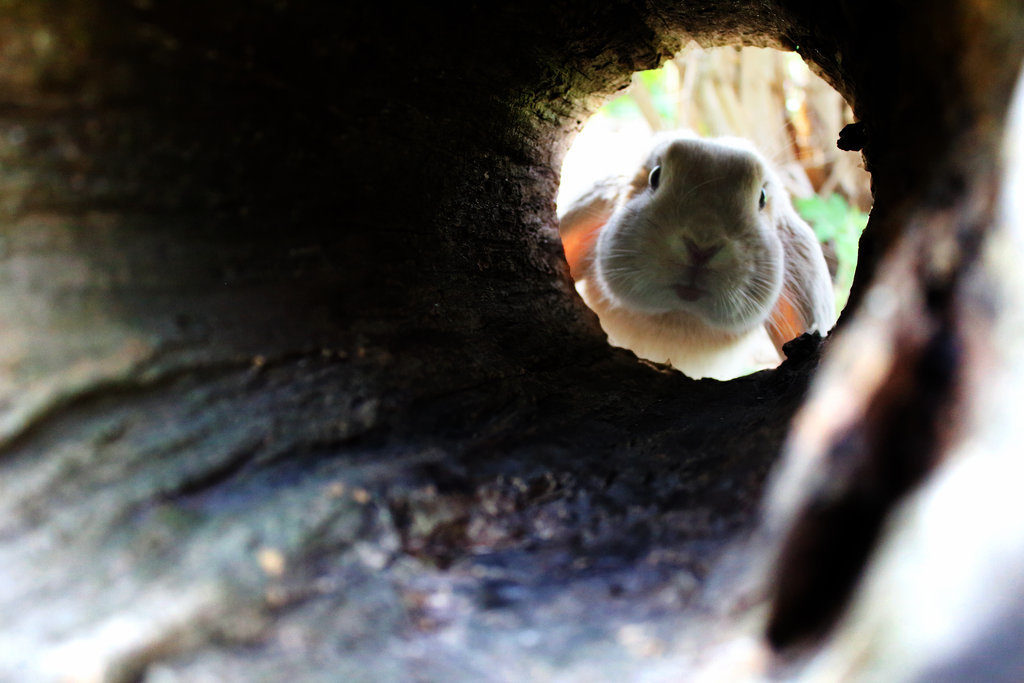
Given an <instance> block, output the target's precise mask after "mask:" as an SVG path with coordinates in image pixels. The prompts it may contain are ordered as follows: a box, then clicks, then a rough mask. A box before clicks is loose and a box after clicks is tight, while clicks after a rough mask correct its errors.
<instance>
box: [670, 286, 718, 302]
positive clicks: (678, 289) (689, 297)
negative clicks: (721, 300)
mask: <svg viewBox="0 0 1024 683" xmlns="http://www.w3.org/2000/svg"><path fill="white" fill-rule="evenodd" d="M672 289H673V290H674V291H675V293H676V296H678V297H679V298H680V299H682V300H683V301H697V300H698V299H700V298H702V297H705V296H707V295H708V293H709V292H708V291H707V290H706V289H701V288H700V287H696V286H694V285H692V284H676V285H672Z"/></svg>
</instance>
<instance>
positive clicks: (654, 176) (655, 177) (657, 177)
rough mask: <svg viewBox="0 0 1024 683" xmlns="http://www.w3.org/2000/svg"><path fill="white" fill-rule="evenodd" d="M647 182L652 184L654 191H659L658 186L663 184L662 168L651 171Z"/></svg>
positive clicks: (658, 167) (656, 167)
mask: <svg viewBox="0 0 1024 683" xmlns="http://www.w3.org/2000/svg"><path fill="white" fill-rule="evenodd" d="M647 182H648V183H650V185H651V189H652V190H657V189H658V185H659V184H660V183H661V166H655V167H654V168H652V169H651V175H649V176H647Z"/></svg>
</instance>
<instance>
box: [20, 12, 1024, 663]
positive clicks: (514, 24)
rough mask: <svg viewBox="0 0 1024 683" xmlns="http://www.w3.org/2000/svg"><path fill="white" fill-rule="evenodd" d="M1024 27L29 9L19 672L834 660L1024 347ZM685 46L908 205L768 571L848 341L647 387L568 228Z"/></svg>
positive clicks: (954, 20)
mask: <svg viewBox="0 0 1024 683" xmlns="http://www.w3.org/2000/svg"><path fill="white" fill-rule="evenodd" d="M1021 21H1022V12H1021V10H1020V8H1019V7H1018V5H1017V4H1016V3H1011V2H1006V1H1004V2H988V3H982V2H978V1H976V0H956V1H954V0H949V1H948V2H942V3H937V4H936V3H930V4H925V3H912V2H895V3H894V2H891V1H890V2H887V3H880V2H860V3H852V2H851V3H845V2H843V3H818V4H816V3H805V2H801V1H800V0H790V1H787V0H776V1H775V2H772V3H768V4H767V5H766V4H765V3H764V2H745V1H735V2H727V3H717V4H713V5H710V6H708V5H707V4H704V5H698V4H696V3H670V2H655V3H648V4H642V3H641V4H635V3H627V2H615V3H610V4H609V3H605V4H603V5H601V6H600V7H595V6H594V4H593V3H585V2H565V3H555V4H551V3H544V2H533V1H529V2H525V3H524V2H518V3H504V2H496V3H485V4H483V5H479V6H476V5H473V6H467V7H465V8H463V9H461V10H459V11H457V12H456V11H450V12H447V13H446V12H440V11H439V10H437V9H434V8H426V7H424V8H421V9H410V10H405V9H403V10H401V11H399V10H398V9H395V8H392V11H391V12H389V13H385V12H383V11H380V12H378V11H375V10H373V9H368V8H365V7H363V6H362V5H354V4H352V3H338V2H327V1H323V2H319V1H314V2H307V3H303V4H302V5H301V6H300V5H298V4H296V3H290V2H286V1H282V0H275V1H273V2H271V1H270V0H260V1H256V2H254V1H252V0H250V1H248V2H242V1H241V0H225V1H224V2H220V3H215V4H213V5H210V4H207V3H193V2H176V3H160V2H151V1H150V0H135V1H134V2H115V1H114V0H101V1H98V2H97V1H95V0H94V1H92V2H86V1H85V0H63V1H61V0H46V1H42V0H31V1H30V0H13V1H12V2H8V3H6V4H5V6H4V8H3V9H2V10H0V35H2V36H3V41H2V43H0V44H2V45H3V46H4V50H3V53H4V59H3V62H2V63H0V84H2V88H0V92H2V93H3V95H2V97H3V98H4V100H3V107H2V113H0V160H2V162H3V166H2V173H0V183H2V192H0V287H2V293H3V296H2V297H0V323H2V326H3V327H2V330H3V334H2V337H0V373H2V374H0V391H2V392H3V393H2V396H0V406H2V413H0V449H2V450H0V473H2V476H0V506H2V507H0V509H2V514H0V611H2V613H3V614H4V615H5V618H4V621H3V626H0V635H2V638H0V672H3V676H4V677H10V678H14V679H19V680H68V679H73V680H111V681H134V680H161V681H163V680H199V679H203V678H204V677H205V678H214V679H218V680H280V679H282V678H284V677H285V676H289V677H293V678H296V679H297V680H402V679H407V680H452V679H465V680H470V679H473V680H481V679H485V680H491V679H493V680H525V679H545V678H551V677H561V678H568V679H572V680H595V679H598V680H610V679H613V678H617V677H621V676H632V675H635V674H637V672H639V671H642V670H643V671H647V672H650V673H652V674H653V675H660V674H664V675H678V674H679V672H680V671H681V668H680V667H699V666H704V665H705V664H707V663H708V662H707V660H709V659H710V660H711V663H712V664H715V663H717V662H718V661H727V660H729V657H728V656H726V655H722V656H721V657H718V655H717V654H716V655H714V656H710V655H708V652H709V651H710V652H712V653H717V652H718V651H717V650H709V649H708V647H709V644H712V643H718V642H726V641H729V639H730V638H734V637H735V634H736V633H737V632H741V633H747V632H748V631H749V632H751V633H754V636H753V637H754V639H755V640H756V639H757V638H759V637H760V633H761V629H762V628H763V629H767V632H768V633H769V634H770V638H771V640H772V642H773V644H774V645H775V646H776V647H777V648H780V649H784V648H786V647H787V646H788V645H790V644H792V643H794V642H801V641H802V642H807V639H811V642H813V643H816V644H818V645H816V647H819V646H820V647H822V648H825V649H827V647H829V646H828V645H822V643H824V642H825V641H822V640H820V638H821V637H822V636H823V635H824V634H826V633H828V632H829V629H830V628H831V627H832V626H833V624H835V623H836V619H839V618H841V617H842V615H843V614H844V613H845V610H847V606H848V605H850V604H851V602H850V596H851V595H853V594H854V591H855V588H856V586H857V585H858V583H857V582H858V577H859V576H860V575H861V569H862V567H863V566H864V565H865V563H867V562H869V561H870V559H871V557H872V549H873V548H875V547H876V541H877V540H878V539H879V538H881V537H882V529H883V524H884V523H885V521H886V520H887V519H889V518H890V511H891V510H892V509H893V505H895V504H898V503H899V502H900V501H901V500H903V499H904V498H905V496H906V495H907V494H908V493H909V492H912V491H914V490H915V488H916V487H917V486H918V485H919V484H920V483H921V482H922V481H925V480H926V478H927V477H928V476H929V473H930V472H932V470H933V469H934V468H935V467H936V466H938V465H940V464H942V463H944V462H947V461H949V460H950V458H951V457H952V456H951V455H950V454H951V453H954V451H955V446H956V444H958V443H962V440H963V438H964V434H963V433H962V431H963V430H959V431H958V430H957V429H955V428H954V427H955V425H952V424H951V422H950V420H949V416H950V415H951V414H953V413H955V412H956V411H961V410H963V411H968V410H972V409H973V408H974V404H973V403H972V401H973V400H974V399H973V398H972V394H971V393H970V392H968V391H966V389H967V388H969V387H970V386H975V385H976V384H977V383H984V382H986V381H987V379H988V378H990V377H995V376H998V374H999V372H1000V367H1001V366H1000V364H999V362H995V361H993V362H989V361H990V360H991V359H992V358H995V357H997V354H993V352H992V351H991V349H990V348H989V344H988V342H987V341H986V340H987V336H986V335H987V334H988V330H990V329H994V327H995V326H996V325H997V323H998V321H999V320H1000V315H1001V314H1002V312H1003V311H1006V310H1015V309H1013V308H1012V304H1013V302H1012V301H1011V300H1010V299H1008V298H999V297H998V296H996V297H995V299H994V300H993V299H992V298H991V297H989V294H988V293H989V292H998V291H1000V290H999V285H1000V283H1002V282H1004V280H1005V273H1003V272H1002V271H1000V270H999V269H998V266H996V265H992V264H989V263H988V262H986V261H983V260H982V259H981V258H980V257H979V254H981V253H983V250H984V248H986V244H987V242H986V239H987V235H989V234H990V232H992V231H991V228H992V226H993V224H994V221H995V219H994V216H995V208H996V197H997V193H998V190H999V187H1000V184H999V183H1000V181H999V178H1000V173H1001V165H1000V164H1001V158H1000V152H999V150H1000V145H1001V141H1002V134H1003V127H1004V125H1003V124H1004V120H1005V118H1006V115H1007V109H1008V106H1009V102H1010V96H1011V92H1012V85H1013V83H1014V82H1015V79H1016V75H1017V69H1018V65H1019V64H1020V61H1021V56H1022V53H1024V39H1022V38H1021V35H1022V34H1021V32H1020V31H1019V30H1018V28H1017V27H1019V26H1020V25H1021V23H1020V22H1021ZM690 39H695V40H697V41H698V42H701V43H702V44H705V45H707V44H739V43H748V44H758V45H771V46H777V47H782V48H786V49H794V50H797V51H798V52H799V53H800V54H801V55H803V56H804V57H805V58H806V59H807V60H808V61H809V62H811V63H812V65H813V66H814V67H815V68H817V69H818V70H819V71H820V72H821V73H822V74H823V75H824V76H825V77H826V78H827V79H829V80H830V81H831V82H832V83H833V84H834V85H835V86H836V87H837V89H839V90H840V92H842V93H843V94H844V95H845V96H846V97H847V98H848V99H849V100H850V101H851V103H852V104H853V106H854V109H855V112H856V113H857V115H858V117H859V119H860V120H861V121H862V122H863V123H862V128H860V129H859V133H860V137H862V138H863V139H865V140H866V146H865V156H866V159H867V162H868V164H869V169H870V170H871V171H872V173H873V182H874V189H875V200H876V202H875V208H874V210H873V213H872V218H871V223H870V226H869V229H868V232H867V233H866V236H865V238H864V243H863V247H862V256H861V258H862V263H863V266H862V267H861V272H860V273H859V276H858V282H857V284H856V285H855V294H854V299H853V301H854V304H855V306H856V310H854V308H853V307H851V308H849V309H848V311H851V313H848V314H847V316H846V317H845V318H844V321H843V323H842V324H841V325H840V327H841V330H840V331H839V332H837V333H835V335H834V337H835V340H834V342H832V341H830V342H829V343H827V344H826V345H825V346H826V347H827V348H826V351H825V354H824V356H825V365H824V367H823V373H822V377H821V379H820V380H816V383H815V385H814V386H815V387H816V388H815V391H814V394H813V396H814V398H813V399H812V402H811V403H810V404H809V405H808V406H806V407H805V408H804V409H803V411H802V412H801V413H800V415H801V417H800V419H799V420H798V422H797V424H796V431H795V432H794V434H793V436H792V437H791V439H790V441H789V443H790V448H789V455H788V457H789V458H790V460H788V461H787V462H788V463H789V464H788V465H787V467H786V468H784V469H782V470H781V474H780V475H779V483H778V485H777V487H776V489H775V490H776V492H777V495H776V496H775V498H773V501H774V502H773V503H772V505H773V507H772V508H771V510H773V516H772V517H771V519H770V520H769V525H768V526H765V527H763V528H762V527H760V525H761V519H760V510H761V500H762V497H763V495H764V492H765V482H766V478H767V475H768V472H769V470H770V468H771V467H772V465H773V463H774V462H775V461H776V459H777V457H778V456H779V454H780V452H781V451H782V448H783V443H784V441H785V439H786V436H787V433H788V432H789V430H790V423H791V420H792V418H793V415H794V413H795V412H796V411H797V409H798V407H799V406H800V404H801V402H802V400H803V398H804V394H805V390H806V389H807V386H808V381H809V379H810V378H811V375H812V373H813V372H814V370H815V368H816V367H817V365H818V360H819V356H820V343H819V341H818V340H816V339H811V338H805V339H803V340H800V341H798V342H795V343H794V344H793V345H792V346H791V347H790V359H789V360H788V361H787V362H786V363H785V364H784V365H783V366H782V367H781V368H780V369H778V370H775V371H769V372H763V373H759V374H757V375H754V376H752V377H749V378H744V379H739V380H734V381H731V382H727V383H719V382H714V381H693V380H690V379H687V378H685V377H683V376H681V375H680V374H678V373H676V372H674V371H671V370H669V369H666V368H662V367H656V366H652V365H650V364H646V363H642V362H638V361H637V360H636V358H635V357H634V356H632V354H630V353H628V352H626V351H623V350H621V349H613V348H611V347H609V346H608V345H607V344H606V343H605V340H604V337H603V335H602V333H601V331H600V328H599V326H598V324H597V321H596V318H595V316H594V315H593V314H592V313H591V312H590V311H589V310H587V309H586V307H585V306H584V305H583V304H582V302H581V301H580V300H579V298H578V297H577V296H576V294H575V291H574V289H573V287H572V283H571V281H570V279H569V276H568V270H567V267H566V265H565V261H564V258H563V256H562V253H561V247H560V244H559V242H558V237H557V230H556V224H555V223H556V219H555V215H554V205H553V202H554V196H555V191H556V187H557V183H558V168H559V163H560V160H561V156H562V154H563V153H564V150H565V148H566V146H567V145H568V144H569V142H570V141H571V138H572V135H573V133H574V131H576V130H578V129H579V127H580V125H581V124H582V121H583V120H584V118H585V117H586V116H587V115H588V114H589V113H590V112H592V111H593V109H594V108H595V107H596V106H597V105H598V104H599V102H600V101H601V100H602V99H604V98H606V97H607V96H609V95H610V94H611V93H613V92H614V91H615V90H617V89H620V88H622V87H625V86H626V85H627V84H628V82H629V79H630V76H631V74H632V73H633V72H634V71H636V70H640V69H646V68H651V67H654V66H656V65H657V64H658V63H659V62H660V61H662V60H664V59H665V58H667V57H669V56H670V55H671V54H672V53H673V52H674V51H676V50H677V49H678V48H679V47H680V46H681V45H683V44H685V43H686V42H687V41H688V40H690ZM837 133H838V131H837ZM979 282H980V283H981V284H978V283H979ZM992 296H995V295H994V294H993V295H992ZM979 300H980V301H983V302H985V303H986V306H988V308H980V307H978V306H972V305H971V304H972V303H973V302H976V301H979ZM972 383H973V384H972ZM837 395H838V396H840V397H841V398H840V400H839V401H838V403H836V399H835V398H834V397H835V396H837ZM966 428H968V427H965V429H966ZM972 428H973V427H972ZM809 472H810V473H811V474H808V473H809ZM823 473H824V474H823ZM812 474H814V475H815V476H816V477H817V478H815V476H812ZM823 478H824V479H827V480H828V481H826V482H825V483H831V484H832V486H831V488H829V487H827V486H826V487H824V488H823V487H822V486H821V485H820V484H819V483H817V482H819V481H820V480H821V479H823ZM787 483H788V484H790V489H789V490H792V491H793V492H792V493H788V494H787V493H786V491H787V489H786V485H787ZM851 500H852V502H851ZM851 508H852V509H854V510H855V514H853V515H849V514H847V513H848V512H849V510H850V509H851ZM808 511H809V512H808ZM759 528H760V529H761V532H760V533H757V534H754V535H753V536H752V534H753V532H754V531H755V530H756V529H759ZM836 533H841V534H844V537H843V538H848V539H849V543H846V542H845V541H843V542H842V543H839V544H838V545H839V546H841V547H839V548H838V549H837V548H836V547H835V546H836V545H837V544H835V543H833V542H832V540H831V539H834V538H835V534H836ZM751 538H753V539H754V541H750V539H751ZM765 557H775V558H777V562H776V565H775V566H776V567H777V570H776V571H777V572H779V574H778V575H779V577H780V578H779V580H777V581H774V582H773V584H772V586H771V587H770V589H766V588H765V587H764V586H763V577H765V576H771V575H772V574H771V573H770V570H769V569H768V568H766V566H765V565H764V558H765ZM822 558H828V561H823V560H822ZM836 558H838V559H836ZM823 568H825V569H826V571H823V570H822V569H823ZM763 600H770V601H771V607H770V609H768V610H763V609H760V608H758V607H757V605H759V604H761V601H763ZM751 605H753V606H754V607H751ZM748 608H749V609H748ZM765 613H770V617H765ZM750 615H754V616H753V617H750ZM765 621H767V622H770V623H768V624H767V625H764V624H763V623H762V622H765ZM838 633H842V631H839V632H838ZM757 642H760V641H757ZM825 649H823V650H822V651H825ZM811 651H812V652H813V651H814V650H813V648H812V650H811ZM937 659H938V655H936V658H935V661H937ZM759 661H760V664H757V665H756V666H762V665H763V666H769V667H771V666H777V665H778V664H779V662H782V661H788V662H789V663H790V665H791V666H802V665H800V664H793V661H794V660H793V659H792V658H790V659H786V655H785V652H783V654H782V655H778V656H777V657H776V658H775V659H768V660H764V661H761V660H759ZM801 661H802V660H801ZM935 661H932V660H928V661H927V662H926V663H927V664H929V665H930V664H934V663H935ZM963 661H968V660H966V659H965V660H963ZM765 662H767V663H765ZM752 666H753V665H752ZM758 671H761V669H757V670H751V671H748V673H752V674H753V673H757V672H758Z"/></svg>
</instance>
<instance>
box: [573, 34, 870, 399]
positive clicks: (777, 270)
mask: <svg viewBox="0 0 1024 683" xmlns="http://www.w3.org/2000/svg"><path fill="white" fill-rule="evenodd" d="M853 120H854V119H853V113H852V111H851V109H850V107H849V105H848V104H847V103H846V102H845V101H844V100H843V98H842V96H841V95H839V93H837V92H836V91H835V90H834V89H833V88H832V87H831V86H829V85H828V84H827V83H826V82H825V81H824V80H822V79H821V78H819V77H818V76H816V75H814V74H813V73H811V71H810V70H809V69H808V67H807V65H806V64H805V63H804V62H803V60H802V59H801V58H800V57H799V55H797V54H795V53H788V52H780V51H778V50H772V49H764V48H753V47H746V48H735V47H724V48H712V49H702V48H700V47H699V46H697V45H696V44H695V43H694V44H691V45H690V46H688V47H687V48H686V49H684V50H683V51H682V52H681V53H679V54H678V55H676V56H675V57H674V58H673V59H671V60H669V61H668V62H666V63H665V65H664V66H662V67H661V68H659V69H656V70H652V71H644V72H638V73H635V74H634V75H633V79H632V83H631V85H630V87H629V88H628V89H627V90H626V91H625V92H624V93H623V94H621V95H620V96H618V97H616V98H614V99H613V100H611V101H609V102H608V103H607V104H606V105H605V106H603V107H602V108H601V109H599V110H598V111H597V112H596V113H595V114H594V115H593V116H592V117H591V118H590V119H589V120H588V121H587V123H586V125H585V126H584V127H583V129H582V130H581V131H580V133H579V134H578V135H577V137H576V139H575V140H574V142H573V145H572V147H571V148H570V149H569V151H568V153H567V154H566V157H565V160H564V163H563V166H562V175H561V185H560V189H559V194H558V198H557V203H558V211H559V217H560V220H561V235H562V241H563V246H564V248H565V253H566V258H567V260H568V261H569V265H570V271H571V273H572V276H573V278H574V280H575V282H576V288H577V290H578V291H579V292H580V294H581V296H582V297H583V299H584V301H585V302H586V303H587V305H588V306H590V307H591V308H592V309H593V310H594V311H595V312H596V313H597V314H598V318H599V320H600V322H601V325H602V327H603V328H604V330H605V332H606V333H608V337H609V342H610V343H611V344H612V345H614V346H621V347H624V348H628V349H630V350H632V351H634V352H635V353H636V354H637V356H638V357H641V358H645V359H647V360H651V361H655V362H662V363H667V364H669V365H672V366H673V367H676V368H677V369H679V370H681V371H682V372H684V373H685V374H687V375H689V376H691V377H714V378H717V379H730V378H733V377H738V376H741V375H745V374H749V373H751V372H755V371H758V370H762V369H765V368H771V367H775V366H777V365H778V364H779V363H780V362H781V360H782V359H783V357H784V352H783V350H782V346H783V344H785V343H786V342H788V341H789V340H791V339H793V338H795V337H797V336H800V334H802V333H804V332H819V333H820V334H822V335H825V334H826V333H827V332H828V331H829V330H830V329H831V328H832V326H833V324H834V323H835V322H836V319H837V318H838V314H839V312H840V311H841V310H842V308H843V306H844V305H845V303H846V301H847V298H848V296H849V292H850V287H851V285H852V283H853V274H854V270H855V267H856V262H857V246H858V241H859V238H860V234H861V231H862V230H863V228H864V226H865V224H866V222H867V212H868V211H869V209H870V206H871V192H870V186H869V176H868V174H867V172H866V171H865V170H864V168H863V164H862V160H861V157H860V155H859V153H856V152H847V151H842V150H840V149H839V148H838V147H837V146H836V140H837V139H838V137H839V132H840V130H841V129H842V128H843V127H844V126H845V125H847V124H849V123H852V122H853Z"/></svg>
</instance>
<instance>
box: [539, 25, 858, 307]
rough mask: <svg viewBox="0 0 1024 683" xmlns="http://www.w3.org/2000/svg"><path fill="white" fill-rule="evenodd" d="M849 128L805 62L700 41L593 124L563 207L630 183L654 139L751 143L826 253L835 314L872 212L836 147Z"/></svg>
mask: <svg viewBox="0 0 1024 683" xmlns="http://www.w3.org/2000/svg"><path fill="white" fill-rule="evenodd" d="M852 121H853V114H852V112H851V111H850V107H849V106H848V105H847V104H846V102H845V101H844V100H843V98H842V97H841V96H840V95H839V94H838V93H837V92H836V91H835V90H833V89H832V87H831V86H829V85H828V84H827V83H826V82H825V81H823V80H822V79H821V78H819V77H818V76H816V75H814V74H813V73H811V71H810V70H809V69H808V68H807V65H806V64H805V63H804V61H803V60H802V59H800V57H799V55H796V54H794V53H791V52H780V51H777V50H771V49H764V48H753V47H748V48H734V47H725V48H714V49H707V50H705V49H702V48H700V47H699V46H698V45H696V44H695V43H694V44H691V45H690V46H688V47H687V48H686V49H684V50H683V51H682V52H680V53H679V54H678V55H676V56H675V57H674V58H673V59H670V60H669V61H668V62H666V63H665V65H664V66H663V67H662V68H660V69H655V70H652V71H643V72H639V73H636V74H634V75H633V82H632V84H631V85H630V87H629V88H628V89H627V90H626V91H624V92H623V94H622V95H620V96H618V97H616V98H615V99H614V100H612V101H610V102H609V103H608V104H606V105H605V106H604V107H602V108H601V109H600V110H599V111H598V112H597V113H596V114H594V116H593V117H591V118H590V120H589V121H588V122H587V124H586V126H585V127H584V128H583V130H582V131H581V132H580V133H579V135H578V136H577V137H576V140H575V141H574V143H573V146H572V148H571V149H570V150H569V153H568V154H567V155H566V158H565V162H564V165H563V166H562V181H561V187H560V189H559V193H558V205H559V209H560V210H561V209H564V208H565V207H566V206H567V205H568V204H569V203H570V202H572V200H573V199H575V198H576V197H578V196H579V195H580V194H582V193H583V192H584V191H585V190H586V189H587V188H588V187H590V185H591V184H592V183H594V182H595V181H596V180H599V179H601V178H607V177H609V176H617V175H631V174H632V172H633V170H634V168H635V167H636V166H637V165H639V163H640V162H641V160H642V159H643V157H644V156H645V154H646V152H647V150H648V148H649V146H650V144H651V138H652V136H653V135H654V134H655V133H658V132H661V131H670V130H679V129H688V130H692V131H695V132H696V133H697V134H699V135H701V136H704V137H719V136H723V135H733V136H739V137H743V138H747V139H748V140H750V141H752V142H753V143H754V144H755V145H756V146H757V147H758V149H760V150H761V152H762V153H763V154H764V155H765V156H766V157H767V158H768V159H770V160H771V161H772V162H774V163H775V166H776V169H777V170H778V171H779V173H780V175H781V176H782V178H783V180H784V182H785V183H786V186H787V188H788V190H789V192H790V194H791V195H792V197H793V203H794V205H795V207H796V209H797V211H799V212H800V214H801V215H802V216H803V217H804V219H805V220H806V221H807V222H808V223H810V224H811V226H812V227H813V228H814V231H815V233H816V234H817V236H818V239H819V240H820V241H821V243H822V245H823V246H824V249H825V254H826V259H827V260H828V261H829V269H830V270H831V271H832V274H833V281H834V285H835V289H836V310H837V311H838V310H840V309H841V308H842V307H843V305H844V304H845V303H846V299H847V297H848V296H849V291H850V285H851V284H852V282H853V272H854V268H855V266H856V263H857V242H858V239H859V237H860V233H861V231H862V230H863V229H864V225H865V223H866V222H867V212H868V210H869V209H870V206H871V194H870V189H869V176H868V174H867V172H866V171H864V169H863V165H862V161H861V156H860V154H859V153H856V152H844V151H841V150H840V149H838V148H837V147H836V139H837V137H838V135H839V131H840V129H842V127H843V126H844V125H846V124H847V123H851V122H852Z"/></svg>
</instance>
